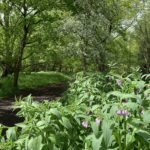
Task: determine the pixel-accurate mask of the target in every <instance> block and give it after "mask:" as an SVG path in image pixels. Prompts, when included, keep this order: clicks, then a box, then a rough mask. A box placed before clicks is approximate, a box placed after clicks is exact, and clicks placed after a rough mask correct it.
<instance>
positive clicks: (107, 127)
mask: <svg viewBox="0 0 150 150" xmlns="http://www.w3.org/2000/svg"><path fill="white" fill-rule="evenodd" d="M102 132H103V138H104V143H105V146H106V148H108V147H109V146H110V145H111V143H112V129H111V123H110V122H109V121H106V120H104V121H103V123H102Z"/></svg>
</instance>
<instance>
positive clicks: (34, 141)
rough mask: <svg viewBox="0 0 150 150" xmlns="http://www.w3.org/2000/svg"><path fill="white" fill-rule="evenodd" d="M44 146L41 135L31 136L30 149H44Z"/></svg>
mask: <svg viewBox="0 0 150 150" xmlns="http://www.w3.org/2000/svg"><path fill="white" fill-rule="evenodd" d="M42 148H43V144H42V137H41V136H38V137H35V138H31V139H30V140H29V141H28V149H29V150H42Z"/></svg>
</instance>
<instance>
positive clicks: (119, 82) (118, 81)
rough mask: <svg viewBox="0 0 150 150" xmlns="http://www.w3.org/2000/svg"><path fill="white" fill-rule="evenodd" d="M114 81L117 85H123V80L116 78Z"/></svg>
mask: <svg viewBox="0 0 150 150" xmlns="http://www.w3.org/2000/svg"><path fill="white" fill-rule="evenodd" d="M116 82H117V85H118V86H119V87H122V85H123V81H122V80H120V79H117V80H116Z"/></svg>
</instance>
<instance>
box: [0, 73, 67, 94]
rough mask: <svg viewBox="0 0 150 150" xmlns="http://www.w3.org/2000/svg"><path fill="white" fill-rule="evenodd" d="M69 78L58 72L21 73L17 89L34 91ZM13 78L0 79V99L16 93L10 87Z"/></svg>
mask: <svg viewBox="0 0 150 150" xmlns="http://www.w3.org/2000/svg"><path fill="white" fill-rule="evenodd" d="M68 80H69V77H68V76H66V75H64V74H62V73H58V72H37V73H31V74H25V73H21V75H20V78H19V89H31V88H32V89H34V88H36V87H38V86H44V85H48V84H53V83H61V82H65V81H68ZM12 83H13V77H12V76H9V77H7V78H3V79H0V97H7V96H11V95H14V93H16V92H18V90H17V91H16V90H15V89H13V87H12Z"/></svg>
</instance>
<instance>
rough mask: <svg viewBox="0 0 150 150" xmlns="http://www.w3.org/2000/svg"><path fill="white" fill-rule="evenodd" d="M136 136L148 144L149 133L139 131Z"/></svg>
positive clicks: (149, 141)
mask: <svg viewBox="0 0 150 150" xmlns="http://www.w3.org/2000/svg"><path fill="white" fill-rule="evenodd" d="M137 134H138V135H139V136H140V137H142V138H143V139H144V140H145V141H146V142H148V143H150V133H149V132H146V131H144V130H139V131H138V132H137Z"/></svg>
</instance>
